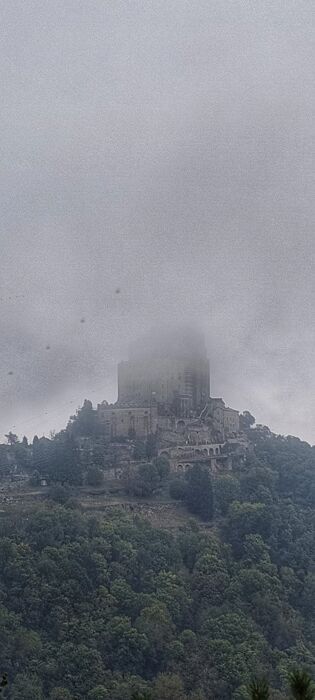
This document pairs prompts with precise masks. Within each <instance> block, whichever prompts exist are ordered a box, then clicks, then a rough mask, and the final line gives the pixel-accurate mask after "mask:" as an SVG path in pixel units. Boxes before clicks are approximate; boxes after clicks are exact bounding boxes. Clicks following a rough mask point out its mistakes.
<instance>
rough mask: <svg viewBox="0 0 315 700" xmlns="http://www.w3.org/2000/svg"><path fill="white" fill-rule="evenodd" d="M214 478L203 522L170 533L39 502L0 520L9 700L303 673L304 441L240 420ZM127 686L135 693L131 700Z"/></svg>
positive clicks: (192, 695)
mask: <svg viewBox="0 0 315 700" xmlns="http://www.w3.org/2000/svg"><path fill="white" fill-rule="evenodd" d="M249 435H250V439H251V441H252V443H253V445H254V451H253V452H252V453H250V456H249V457H248V459H247V460H246V463H245V464H243V465H240V467H239V469H238V470H236V471H234V472H233V473H232V474H231V473H229V474H225V475H222V476H220V477H217V478H215V479H213V481H212V484H210V485H209V488H211V490H212V492H213V507H214V518H213V520H212V527H210V528H208V529H204V528H203V526H202V525H201V524H200V525H198V522H197V521H196V520H195V519H194V520H189V517H190V516H189V515H188V516H187V525H186V526H185V527H184V528H182V529H181V530H179V531H178V533H177V535H176V536H173V535H171V534H170V533H168V532H167V531H163V530H161V529H159V530H157V529H154V528H153V527H152V526H151V525H150V524H149V523H148V522H146V521H145V520H142V519H140V518H139V517H138V516H130V517H129V516H126V515H125V514H124V513H123V512H122V511H120V510H119V509H117V512H114V513H112V514H111V515H106V516H97V517H96V516H91V515H87V514H85V513H83V512H82V511H81V510H80V508H79V507H78V506H76V504H75V502H74V501H73V499H69V501H66V503H65V504H64V505H62V506H61V505H56V504H53V503H52V502H49V501H47V504H43V505H41V506H39V507H37V508H36V509H35V508H33V509H30V511H29V513H28V514H27V515H26V516H25V517H23V518H21V517H20V515H19V513H18V512H17V511H16V510H14V509H13V508H12V512H9V513H6V514H2V516H1V520H0V528H1V530H0V535H1V539H0V596H1V597H0V605H1V608H0V616H1V633H0V652H1V669H0V670H1V671H3V672H7V673H8V675H9V697H10V698H11V699H12V700H18V699H19V700H43V699H44V698H45V699H46V698H48V699H49V700H74V699H75V698H78V699H80V700H83V699H84V700H131V698H132V697H140V698H141V697H144V698H152V699H153V700H214V699H216V700H218V699H220V700H230V699H233V700H242V699H243V698H247V697H248V694H247V689H246V688H247V686H248V683H249V682H250V680H251V678H252V677H253V675H257V676H262V675H264V676H267V677H268V679H269V681H270V684H271V686H272V689H273V690H272V697H273V698H274V699H277V700H281V699H282V700H284V698H286V697H287V694H286V693H285V690H284V688H285V687H286V680H287V673H288V670H289V669H291V668H293V667H294V666H306V667H307V668H308V669H309V670H310V672H311V673H313V675H314V659H315V620H314V600H315V570H314V550H315V547H314V544H315V543H314V520H315V516H314V505H315V449H314V448H311V447H310V446H309V445H307V444H306V443H302V442H300V441H299V440H298V439H296V438H282V437H276V436H274V435H273V434H272V433H270V431H268V429H266V428H264V429H251V430H250V431H249ZM137 694H138V695H137Z"/></svg>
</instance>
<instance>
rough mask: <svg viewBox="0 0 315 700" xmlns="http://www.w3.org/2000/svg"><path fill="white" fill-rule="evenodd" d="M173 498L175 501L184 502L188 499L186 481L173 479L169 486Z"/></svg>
mask: <svg viewBox="0 0 315 700" xmlns="http://www.w3.org/2000/svg"><path fill="white" fill-rule="evenodd" d="M169 491H170V496H171V498H174V500H175V501H184V500H185V499H186V497H187V491H188V484H187V481H184V479H172V481H171V482H170V485H169Z"/></svg>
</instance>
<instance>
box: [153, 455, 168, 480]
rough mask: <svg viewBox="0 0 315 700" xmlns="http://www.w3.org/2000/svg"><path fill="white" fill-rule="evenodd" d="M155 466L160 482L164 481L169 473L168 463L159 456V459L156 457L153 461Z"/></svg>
mask: <svg viewBox="0 0 315 700" xmlns="http://www.w3.org/2000/svg"><path fill="white" fill-rule="evenodd" d="M155 465H156V468H157V470H158V475H159V477H160V479H161V481H162V480H163V479H166V477H168V475H169V473H170V463H169V461H168V459H167V457H165V455H161V456H160V457H157V458H156V460H155Z"/></svg>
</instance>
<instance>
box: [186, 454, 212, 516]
mask: <svg viewBox="0 0 315 700" xmlns="http://www.w3.org/2000/svg"><path fill="white" fill-rule="evenodd" d="M186 478H187V482H188V488H187V506H188V508H189V509H190V510H191V511H192V513H196V514H197V515H200V517H201V518H202V520H211V518H212V516H213V494H212V482H211V477H210V474H209V471H208V469H207V468H205V467H203V466H202V465H200V464H195V465H194V466H193V467H191V468H190V469H189V470H188V472H187V475H186Z"/></svg>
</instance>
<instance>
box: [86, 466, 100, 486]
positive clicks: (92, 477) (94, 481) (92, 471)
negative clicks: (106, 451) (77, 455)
mask: <svg viewBox="0 0 315 700" xmlns="http://www.w3.org/2000/svg"><path fill="white" fill-rule="evenodd" d="M103 481H104V472H103V471H102V470H101V469H99V468H98V467H97V466H93V465H92V466H90V467H89V468H88V470H87V474H86V483H87V484H88V485H89V486H101V485H102V483H103Z"/></svg>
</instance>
